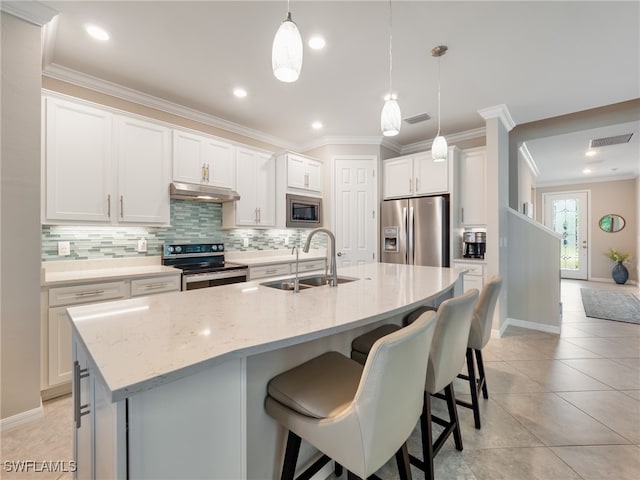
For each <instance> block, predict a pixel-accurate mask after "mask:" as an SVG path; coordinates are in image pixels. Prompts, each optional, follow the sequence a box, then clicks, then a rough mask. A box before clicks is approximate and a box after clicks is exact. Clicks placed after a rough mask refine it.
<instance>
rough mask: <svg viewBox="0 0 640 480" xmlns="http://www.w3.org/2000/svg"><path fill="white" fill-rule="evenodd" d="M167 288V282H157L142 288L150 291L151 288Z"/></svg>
mask: <svg viewBox="0 0 640 480" xmlns="http://www.w3.org/2000/svg"><path fill="white" fill-rule="evenodd" d="M168 286H169V282H158V283H150V284H148V285H145V286H144V288H146V289H152V288H164V287H168Z"/></svg>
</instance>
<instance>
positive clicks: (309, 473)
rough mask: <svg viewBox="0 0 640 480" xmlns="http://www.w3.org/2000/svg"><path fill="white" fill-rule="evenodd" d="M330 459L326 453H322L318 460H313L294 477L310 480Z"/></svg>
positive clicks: (298, 479)
mask: <svg viewBox="0 0 640 480" xmlns="http://www.w3.org/2000/svg"><path fill="white" fill-rule="evenodd" d="M330 461H331V459H330V458H329V457H328V456H327V455H322V456H321V457H320V458H319V459H318V460H316V461H315V462H313V463H312V464H311V466H310V467H309V468H307V469H306V470H305V471H304V472H302V473H301V474H300V475H298V476H297V477H296V480H310V479H311V478H312V477H313V476H314V475H315V474H316V473H318V472H319V471H320V470H321V469H322V467H324V466H325V465H326V464H327V463H329V462H330Z"/></svg>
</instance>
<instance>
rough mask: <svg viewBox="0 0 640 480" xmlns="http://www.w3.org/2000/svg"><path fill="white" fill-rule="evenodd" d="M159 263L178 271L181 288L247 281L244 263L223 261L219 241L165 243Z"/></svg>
mask: <svg viewBox="0 0 640 480" xmlns="http://www.w3.org/2000/svg"><path fill="white" fill-rule="evenodd" d="M162 264H163V265H166V266H168V267H175V268H179V269H180V270H182V290H195V289H197V288H207V287H217V286H219V285H227V284H230V283H239V282H246V281H247V272H248V268H247V266H246V265H239V264H237V263H229V262H225V260H224V244H222V243H190V244H166V245H165V246H164V254H163V255H162Z"/></svg>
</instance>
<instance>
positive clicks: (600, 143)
mask: <svg viewBox="0 0 640 480" xmlns="http://www.w3.org/2000/svg"><path fill="white" fill-rule="evenodd" d="M632 136H633V133H625V134H624V135H614V136H613V137H604V138H594V139H593V140H591V141H590V142H589V148H598V147H608V146H609V145H618V144H620V143H629V140H631V137H632Z"/></svg>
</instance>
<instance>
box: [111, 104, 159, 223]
mask: <svg viewBox="0 0 640 480" xmlns="http://www.w3.org/2000/svg"><path fill="white" fill-rule="evenodd" d="M117 125H118V130H117V146H118V147H117V157H118V199H117V200H118V221H120V222H132V223H159V224H168V223H169V181H170V175H171V150H170V148H171V146H170V145H171V137H170V135H171V132H170V130H169V129H168V128H166V127H163V126H161V125H156V124H153V123H150V122H145V121H142V120H138V119H134V118H129V117H125V116H118V117H117Z"/></svg>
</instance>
